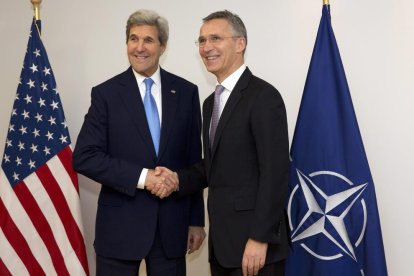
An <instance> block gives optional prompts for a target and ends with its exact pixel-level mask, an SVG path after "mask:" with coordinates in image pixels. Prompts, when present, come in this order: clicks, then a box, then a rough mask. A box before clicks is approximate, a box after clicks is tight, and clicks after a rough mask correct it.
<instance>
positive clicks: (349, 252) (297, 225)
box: [288, 169, 368, 262]
mask: <svg viewBox="0 0 414 276" xmlns="http://www.w3.org/2000/svg"><path fill="white" fill-rule="evenodd" d="M296 173H297V181H298V182H297V183H296V185H295V186H294V187H293V190H292V192H291V194H290V196H289V203H288V214H289V226H290V230H291V238H292V243H293V244H295V243H300V246H301V247H302V248H303V249H304V250H306V251H307V252H308V253H309V254H311V255H312V256H313V257H315V258H318V259H320V260H323V261H329V260H335V259H339V258H342V257H350V258H352V259H353V260H354V261H355V262H358V260H357V257H356V254H355V251H356V249H357V248H358V246H359V245H360V244H361V242H362V240H363V239H364V233H365V229H366V224H367V209H366V204H365V200H364V199H363V193H364V190H365V189H366V188H367V186H368V183H364V184H359V185H354V183H352V182H351V181H350V180H349V179H348V178H346V177H345V176H343V175H341V174H339V173H336V172H332V171H317V172H313V173H311V174H309V176H306V175H305V174H303V173H302V172H301V171H300V170H298V169H296Z"/></svg>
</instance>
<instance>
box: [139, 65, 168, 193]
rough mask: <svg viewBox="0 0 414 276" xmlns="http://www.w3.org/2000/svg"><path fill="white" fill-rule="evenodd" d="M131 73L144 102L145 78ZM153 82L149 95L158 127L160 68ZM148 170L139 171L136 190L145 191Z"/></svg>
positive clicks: (160, 103)
mask: <svg viewBox="0 0 414 276" xmlns="http://www.w3.org/2000/svg"><path fill="white" fill-rule="evenodd" d="M132 72H134V75H135V78H136V79H137V84H138V87H139V92H140V94H141V99H142V102H144V96H145V91H146V86H145V83H144V80H145V79H146V78H147V77H145V76H142V75H140V74H138V73H137V72H135V70H133V69H132ZM150 78H151V79H152V80H153V82H154V83H153V84H152V86H151V94H152V96H153V97H154V99H155V104H156V105H157V109H158V116H159V117H160V127H161V125H162V121H161V118H162V93H161V74H160V67H159V66H158V69H157V71H155V73H154V74H153V75H152V76H151V77H150ZM147 173H148V169H147V168H143V169H142V171H141V175H140V176H139V180H138V184H137V188H138V189H145V179H146V178H147Z"/></svg>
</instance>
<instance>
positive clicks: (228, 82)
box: [217, 64, 247, 92]
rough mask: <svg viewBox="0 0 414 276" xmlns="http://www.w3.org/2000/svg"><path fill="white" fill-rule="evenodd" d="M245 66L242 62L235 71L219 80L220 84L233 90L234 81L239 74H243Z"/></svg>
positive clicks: (236, 80) (238, 77)
mask: <svg viewBox="0 0 414 276" xmlns="http://www.w3.org/2000/svg"><path fill="white" fill-rule="evenodd" d="M246 68H247V66H246V65H245V64H242V66H240V67H239V69H237V70H236V71H234V72H233V73H232V74H231V75H230V76H228V77H227V78H226V79H225V80H224V81H222V82H221V85H222V86H224V88H225V89H226V90H228V91H230V92H231V91H233V89H234V87H235V86H236V83H237V82H238V81H239V79H240V77H241V75H242V74H243V72H244V70H246ZM217 84H219V83H217Z"/></svg>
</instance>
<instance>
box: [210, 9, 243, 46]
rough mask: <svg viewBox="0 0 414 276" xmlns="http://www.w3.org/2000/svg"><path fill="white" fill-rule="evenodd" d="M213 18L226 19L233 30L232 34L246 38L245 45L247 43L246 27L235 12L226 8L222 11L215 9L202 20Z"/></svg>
mask: <svg viewBox="0 0 414 276" xmlns="http://www.w3.org/2000/svg"><path fill="white" fill-rule="evenodd" d="M213 19H224V20H226V21H227V22H228V23H229V24H230V26H231V28H232V30H233V35H234V36H241V37H244V39H245V40H246V45H247V31H246V27H245V26H244V23H243V21H242V20H241V18H240V16H238V15H237V14H234V13H232V12H230V11H228V10H224V11H217V12H213V13H211V14H209V15H208V16H206V17H204V18H203V22H204V23H205V22H207V21H210V20H213Z"/></svg>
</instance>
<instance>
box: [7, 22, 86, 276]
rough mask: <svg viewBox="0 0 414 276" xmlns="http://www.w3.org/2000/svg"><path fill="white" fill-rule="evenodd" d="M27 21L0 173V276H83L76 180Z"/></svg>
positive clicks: (54, 94)
mask: <svg viewBox="0 0 414 276" xmlns="http://www.w3.org/2000/svg"><path fill="white" fill-rule="evenodd" d="M70 144H71V142H70V138H69V132H68V128H67V125H66V121H65V116H64V113H63V108H62V103H61V101H60V97H59V94H58V90H57V88H56V82H55V78H54V76H53V71H52V68H51V66H50V63H49V60H48V58H47V54H46V50H45V48H44V46H43V43H42V41H41V38H40V21H36V20H33V23H32V27H31V32H30V36H29V42H28V46H27V51H26V55H25V59H24V64H23V69H22V73H21V75H20V82H19V84H18V88H17V93H16V98H15V101H14V105H13V110H12V113H11V118H10V125H9V128H8V133H7V138H6V143H5V146H4V155H3V160H2V165H1V171H0V275H2V276H3V275H19V276H20V275H59V276H60V275H88V274H89V270H88V263H87V259H86V254H85V244H84V240H83V234H82V218H81V212H80V205H79V188H78V180H77V175H76V173H75V172H74V171H73V169H72V149H71V147H70Z"/></svg>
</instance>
